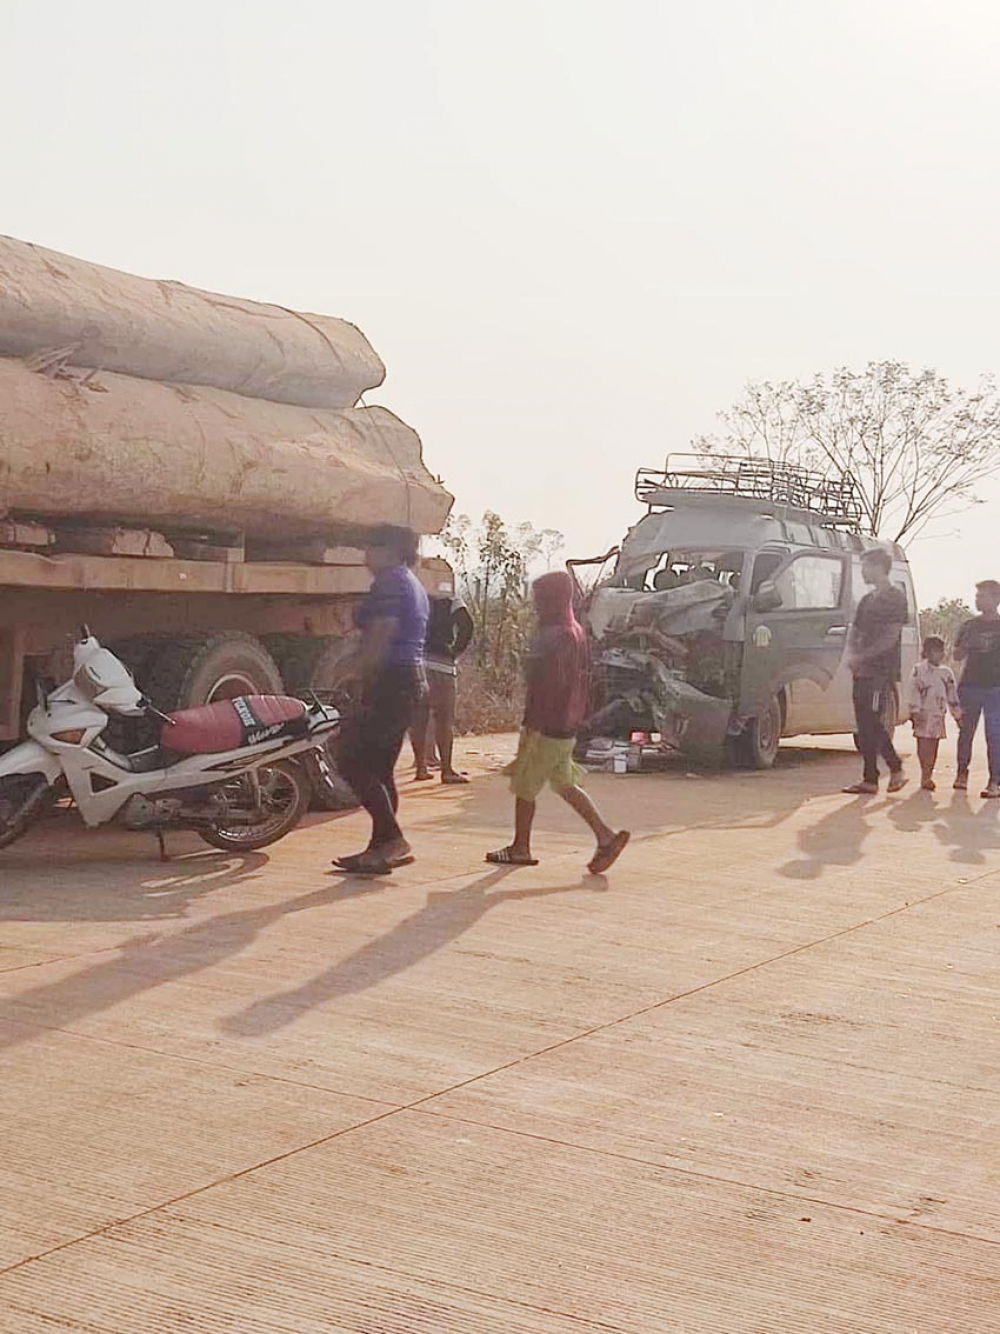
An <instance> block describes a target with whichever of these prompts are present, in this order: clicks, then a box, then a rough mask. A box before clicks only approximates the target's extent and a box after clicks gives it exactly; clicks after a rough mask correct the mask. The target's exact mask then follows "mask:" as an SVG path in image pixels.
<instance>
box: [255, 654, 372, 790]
mask: <svg viewBox="0 0 1000 1334" xmlns="http://www.w3.org/2000/svg"><path fill="white" fill-rule="evenodd" d="M264 643H265V644H266V645H267V647H268V649H269V650H270V652H271V654H272V655H273V657H274V659H275V661H276V662H277V664H278V668H279V670H280V672H281V679H282V680H283V681H284V683H285V689H286V690H287V691H288V692H289V694H292V695H298V696H300V697H301V698H304V699H308V698H309V695H310V692H311V693H313V694H315V695H316V696H317V698H318V699H320V700H321V701H322V703H324V704H332V705H334V707H335V708H338V709H340V710H341V712H346V711H347V710H349V709H350V708H351V707H353V705H354V704H356V703H357V700H358V695H359V691H360V684H361V682H360V675H359V672H358V643H359V640H358V636H357V635H326V636H323V637H321V638H316V639H312V638H308V637H307V636H305V635H267V636H266V637H265V639H264ZM326 758H327V761H328V767H329V770H330V772H329V773H328V775H327V777H326V778H324V780H323V781H322V782H320V783H314V784H313V802H312V804H313V806H314V807H315V808H316V809H317V810H321V811H350V810H354V809H355V808H356V807H357V805H358V799H357V797H356V796H355V795H354V791H353V789H352V788H351V787H350V785H349V784H348V783H346V782H345V781H344V779H343V778H341V776H340V774H339V773H338V772H337V741H336V738H335V737H334V738H331V739H330V740H329V741H328V742H327V745H326Z"/></svg>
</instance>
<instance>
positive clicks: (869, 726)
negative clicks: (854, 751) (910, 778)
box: [854, 676, 903, 783]
mask: <svg viewBox="0 0 1000 1334" xmlns="http://www.w3.org/2000/svg"><path fill="white" fill-rule="evenodd" d="M892 688H893V687H892V682H891V681H888V680H886V679H884V678H883V677H876V676H856V677H855V678H854V716H855V718H856V719H857V723H858V749H859V750H860V751H861V758H862V760H863V761H864V766H865V769H864V781H865V782H866V783H877V782H878V757H879V756H880V755H881V756H882V758H883V759H884V760H885V762H886V764H887V765H888V766H889V772H890V773H895V772H896V771H897V770H898V769H901V768H902V767H903V765H902V761H901V760H900V758H899V756H898V755H897V754H896V750H895V747H894V746H893V744H892V742H891V740H890V739H889V733H888V732H887V730H886V726H885V721H884V719H885V716H886V712H887V706H888V703H889V699H890V698H891V691H892Z"/></svg>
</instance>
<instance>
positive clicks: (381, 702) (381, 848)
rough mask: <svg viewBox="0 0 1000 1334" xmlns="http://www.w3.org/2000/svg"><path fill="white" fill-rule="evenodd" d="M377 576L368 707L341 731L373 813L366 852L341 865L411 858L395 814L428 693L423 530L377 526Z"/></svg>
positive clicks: (345, 768)
mask: <svg viewBox="0 0 1000 1334" xmlns="http://www.w3.org/2000/svg"><path fill="white" fill-rule="evenodd" d="M366 560H367V564H368V568H369V569H370V570H371V571H372V573H373V574H374V576H375V579H374V581H373V583H372V586H371V589H370V591H369V592H368V593H367V595H366V596H365V598H364V599H363V600H362V602H361V603H360V605H359V607H358V610H357V613H356V616H355V620H356V623H357V625H358V628H359V629H360V631H361V678H362V697H361V707H360V709H359V710H358V712H357V714H355V715H354V717H352V718H348V719H347V721H346V723H345V725H344V729H343V732H342V734H341V740H340V746H339V752H338V763H339V768H340V772H341V774H342V775H343V777H344V778H345V779H346V780H347V782H348V783H350V785H351V787H352V788H353V789H354V792H355V794H356V796H357V798H358V800H359V801H360V802H361V804H362V806H364V808H365V810H366V811H367V812H368V814H369V815H370V816H371V819H372V836H371V841H370V843H369V844H368V847H367V848H366V849H365V851H364V852H361V853H358V854H356V855H354V856H351V857H341V858H338V859H337V860H336V861H335V863H334V864H335V865H336V866H337V867H339V868H340V869H341V870H346V871H360V872H363V873H368V874H384V873H385V872H387V871H391V870H392V868H393V866H397V865H401V864H402V863H404V862H406V861H409V860H411V857H412V853H411V849H410V845H409V843H407V841H406V839H405V838H404V837H403V832H402V830H401V829H400V827H399V822H398V821H397V819H396V812H397V810H398V808H399V794H398V793H397V791H396V783H395V778H394V776H393V775H394V771H395V768H396V761H397V760H398V759H399V752H400V750H401V749H402V745H403V739H404V737H405V736H406V732H407V728H408V727H409V726H410V723H411V722H412V720H413V713H414V709H415V708H416V707H417V705H418V703H419V701H420V700H421V699H422V697H423V696H424V695H425V694H426V690H427V684H426V679H425V676H424V641H425V639H426V638H427V618H428V599H427V594H426V593H425V592H424V589H423V587H422V586H421V584H420V582H419V581H418V579H417V577H416V575H414V573H413V568H412V567H413V566H414V565H415V564H416V561H417V537H416V534H414V533H413V532H411V530H410V529H409V528H397V527H394V526H392V525H385V526H384V527H382V528H379V529H377V530H376V531H375V532H374V533H373V534H372V536H371V539H370V540H369V543H368V546H367V550H366Z"/></svg>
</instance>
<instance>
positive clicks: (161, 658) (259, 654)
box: [139, 630, 282, 713]
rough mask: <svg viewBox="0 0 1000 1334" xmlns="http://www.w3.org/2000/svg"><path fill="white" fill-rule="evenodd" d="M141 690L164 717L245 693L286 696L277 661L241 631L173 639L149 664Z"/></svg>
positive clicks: (140, 684)
mask: <svg viewBox="0 0 1000 1334" xmlns="http://www.w3.org/2000/svg"><path fill="white" fill-rule="evenodd" d="M139 687H140V689H141V690H143V691H144V692H145V693H146V694H147V695H148V696H149V698H150V700H151V701H152V703H153V705H154V706H155V707H156V708H157V709H159V710H160V711H161V712H162V713H170V712H171V710H173V709H190V708H193V707H194V706H195V705H198V704H212V703H215V702H216V701H217V700H223V699H236V698H238V697H239V696H240V695H280V694H281V691H282V685H281V675H280V673H279V672H278V668H277V666H276V664H275V661H274V659H273V658H272V657H271V655H270V653H268V651H267V650H266V649H265V648H264V646H263V645H262V644H261V643H260V642H259V641H258V640H256V639H254V637H253V636H252V635H246V634H242V633H241V632H239V631H237V630H231V631H227V632H225V633H222V634H217V635H191V636H190V637H185V638H183V639H167V640H165V641H163V647H162V649H161V650H160V651H159V652H158V653H156V654H155V655H153V656H152V657H151V659H150V661H149V663H148V664H147V666H146V668H145V670H144V672H143V678H142V679H140V680H139Z"/></svg>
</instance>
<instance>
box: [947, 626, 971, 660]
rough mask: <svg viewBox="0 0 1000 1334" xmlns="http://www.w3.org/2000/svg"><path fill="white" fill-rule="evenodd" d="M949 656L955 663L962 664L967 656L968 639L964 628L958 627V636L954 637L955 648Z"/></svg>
mask: <svg viewBox="0 0 1000 1334" xmlns="http://www.w3.org/2000/svg"><path fill="white" fill-rule="evenodd" d="M951 656H952V657H953V658H954V659H955V661H956V662H964V661H965V660H966V658H967V657H968V656H969V638H968V635H967V634H966V633H965V626H964V625H960V626H959V628H958V634H957V635H956V636H955V646H954V648H953V649H952V650H951Z"/></svg>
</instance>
